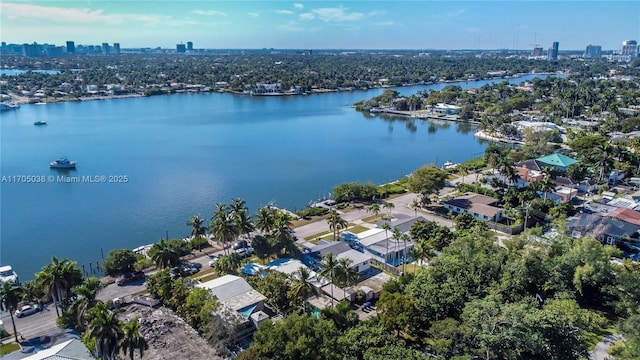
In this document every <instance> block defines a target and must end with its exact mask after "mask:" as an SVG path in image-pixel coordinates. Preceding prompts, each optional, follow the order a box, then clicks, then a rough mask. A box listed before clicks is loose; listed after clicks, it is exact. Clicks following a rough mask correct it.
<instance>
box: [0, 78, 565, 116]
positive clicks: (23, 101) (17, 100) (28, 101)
mask: <svg viewBox="0 0 640 360" xmlns="http://www.w3.org/2000/svg"><path fill="white" fill-rule="evenodd" d="M560 74H565V73H549V72H540V73H538V72H529V73H517V74H514V75H507V76H500V77H489V78H486V79H455V80H438V81H429V82H422V83H410V84H402V85H398V86H391V85H379V86H373V87H370V88H355V87H349V88H339V89H312V90H311V91H310V92H299V93H295V92H277V93H260V94H256V93H250V92H244V91H234V90H231V89H220V88H207V90H197V91H194V90H189V89H178V90H175V89H173V90H172V91H166V92H162V93H160V94H153V95H147V94H139V93H136V94H122V95H98V96H80V97H73V98H69V97H64V98H53V97H49V98H41V99H37V98H31V97H26V96H18V95H12V98H11V100H9V102H11V103H14V104H18V105H33V104H36V103H38V104H49V103H59V102H77V101H93V100H114V99H128V98H139V97H151V96H156V95H172V94H181V93H186V92H191V93H211V92H218V93H228V94H233V95H243V96H260V97H271V96H273V97H281V96H304V95H313V94H325V93H336V92H350V91H365V92H366V91H368V90H377V89H391V88H402V87H411V86H427V85H437V84H453V83H468V82H470V81H472V82H473V81H490V80H509V79H517V78H519V77H523V76H529V75H545V76H551V75H560ZM565 75H566V74H565ZM397 115H402V114H397ZM430 119H433V120H435V119H438V118H430ZM444 120H449V121H451V120H452V119H444ZM454 121H457V120H454Z"/></svg>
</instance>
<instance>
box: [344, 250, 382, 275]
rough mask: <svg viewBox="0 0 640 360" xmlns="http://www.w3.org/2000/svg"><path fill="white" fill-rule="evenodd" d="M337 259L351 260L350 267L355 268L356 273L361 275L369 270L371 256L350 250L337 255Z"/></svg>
mask: <svg viewBox="0 0 640 360" xmlns="http://www.w3.org/2000/svg"><path fill="white" fill-rule="evenodd" d="M337 258H338V260H339V259H342V258H346V259H349V260H351V266H350V267H352V268H355V269H356V271H357V272H358V273H362V272H365V271H367V270H369V268H370V267H371V259H372V258H373V256H372V255H371V254H368V253H362V252H360V251H358V250H353V249H351V250H348V251H345V252H343V253H340V254H338V256H337Z"/></svg>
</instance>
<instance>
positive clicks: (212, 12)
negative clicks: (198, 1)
mask: <svg viewBox="0 0 640 360" xmlns="http://www.w3.org/2000/svg"><path fill="white" fill-rule="evenodd" d="M192 13H194V14H196V15H207V16H227V13H226V12H224V11H218V10H193V11H192Z"/></svg>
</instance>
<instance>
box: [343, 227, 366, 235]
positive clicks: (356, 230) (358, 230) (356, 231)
mask: <svg viewBox="0 0 640 360" xmlns="http://www.w3.org/2000/svg"><path fill="white" fill-rule="evenodd" d="M367 230H369V228H368V227H366V226H362V225H354V226H352V227H350V228H348V229H347V231H351V232H352V233H354V234H359V233H361V232H365V231H367Z"/></svg>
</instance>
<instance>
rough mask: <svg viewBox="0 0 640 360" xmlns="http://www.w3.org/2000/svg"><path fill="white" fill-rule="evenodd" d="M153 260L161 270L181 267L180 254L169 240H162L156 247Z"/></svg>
mask: <svg viewBox="0 0 640 360" xmlns="http://www.w3.org/2000/svg"><path fill="white" fill-rule="evenodd" d="M154 247H155V249H154V250H153V252H152V255H151V260H153V262H154V263H155V264H156V266H157V267H158V268H160V269H164V268H168V267H174V266H178V265H180V254H179V253H178V249H176V248H175V246H173V245H171V244H170V243H169V242H168V241H167V240H164V239H163V240H160V242H159V243H157V244H155V245H154Z"/></svg>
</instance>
